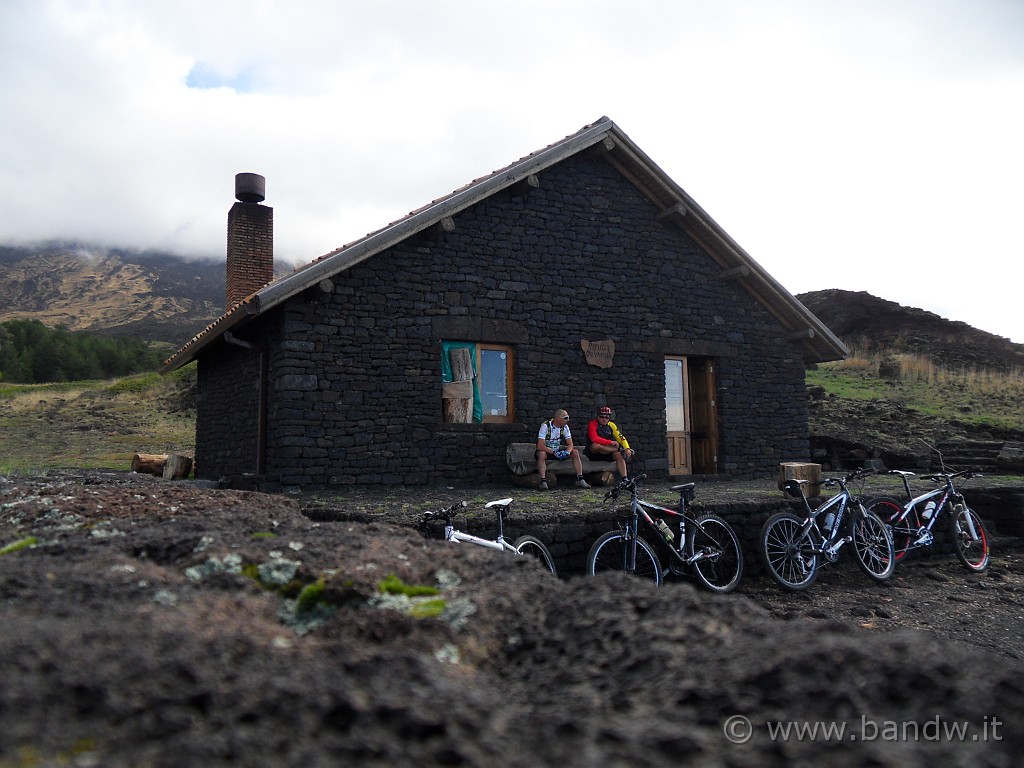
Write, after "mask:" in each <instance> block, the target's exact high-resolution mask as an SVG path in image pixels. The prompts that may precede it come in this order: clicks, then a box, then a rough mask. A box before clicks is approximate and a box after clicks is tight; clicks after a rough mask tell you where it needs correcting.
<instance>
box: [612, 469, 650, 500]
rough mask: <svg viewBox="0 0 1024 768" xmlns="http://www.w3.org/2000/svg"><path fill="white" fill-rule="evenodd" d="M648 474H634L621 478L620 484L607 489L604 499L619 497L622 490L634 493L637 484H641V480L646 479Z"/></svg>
mask: <svg viewBox="0 0 1024 768" xmlns="http://www.w3.org/2000/svg"><path fill="white" fill-rule="evenodd" d="M646 477H647V475H646V474H641V475H633V477H627V478H626V479H624V480H619V484H618V485H616V486H614V487H613V488H612V489H611V490H609V491H606V492H605V494H604V500H605V501H608V499H617V498H618V497H619V494H620V493H621V492H622V491H629V492H630V493H633V492H634V491H636V489H637V486H639V485H640V481H641V480H644V479H646Z"/></svg>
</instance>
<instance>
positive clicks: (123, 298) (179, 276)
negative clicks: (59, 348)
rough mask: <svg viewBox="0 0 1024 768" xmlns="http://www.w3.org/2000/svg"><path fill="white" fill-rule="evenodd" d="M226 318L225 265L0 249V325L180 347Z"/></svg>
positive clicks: (67, 248)
mask: <svg viewBox="0 0 1024 768" xmlns="http://www.w3.org/2000/svg"><path fill="white" fill-rule="evenodd" d="M223 310H224V264H223V263H222V262H216V261H186V260H184V259H182V258H181V257H179V256H175V255H172V254H167V253H158V252H148V253H136V252H131V251H126V250H115V249H111V250H103V251H97V250H89V249H87V248H85V247H83V246H78V245H73V244H64V245H51V246H46V247H40V248H10V247H7V248H3V247H0V322H3V321H5V320H13V319H18V318H33V319H37V320H40V321H41V322H42V323H44V324H45V325H47V326H50V327H55V326H57V325H64V326H65V327H67V328H68V329H69V330H72V331H90V332H93V333H100V334H110V335H117V336H128V335H132V336H138V337H141V338H144V339H148V340H151V341H163V342H167V343H169V344H172V345H179V344H182V343H184V342H185V341H187V340H188V339H189V338H191V337H192V336H193V335H195V333H196V332H198V331H199V330H200V329H202V328H204V327H206V326H207V325H208V324H209V323H210V322H212V321H213V320H214V319H216V318H217V317H218V316H219V315H220V314H221V313H222V312H223Z"/></svg>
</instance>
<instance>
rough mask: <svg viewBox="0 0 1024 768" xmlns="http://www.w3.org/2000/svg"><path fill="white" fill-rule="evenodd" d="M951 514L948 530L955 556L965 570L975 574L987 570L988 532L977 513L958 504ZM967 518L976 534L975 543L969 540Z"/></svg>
mask: <svg viewBox="0 0 1024 768" xmlns="http://www.w3.org/2000/svg"><path fill="white" fill-rule="evenodd" d="M951 512H952V514H951V516H952V518H953V520H952V523H951V526H950V529H951V533H952V535H953V546H954V549H955V550H956V556H957V557H958V558H959V559H960V562H961V563H962V564H963V566H964V568H966V569H967V570H969V571H973V572H975V573H980V572H981V571H984V570H985V569H986V568H988V564H989V558H990V553H989V538H988V530H986V528H985V524H984V523H983V522H982V521H981V518H980V517H978V513H977V512H975V511H974V510H973V509H971V508H970V507H968V506H967V505H959V504H958V505H957V506H956V507H954V508H953V509H952V511H951ZM968 517H970V520H971V523H972V524H973V525H974V530H975V532H976V533H977V534H978V538H977V540H976V541H975V540H973V539H972V538H971V531H970V528H969V527H968V525H967V520H968Z"/></svg>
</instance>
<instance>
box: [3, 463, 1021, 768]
mask: <svg viewBox="0 0 1024 768" xmlns="http://www.w3.org/2000/svg"><path fill="white" fill-rule="evenodd" d="M0 553H2V554H0V598H2V602H0V627H2V630H0V680H2V681H3V684H2V686H0V722H2V723H3V727H2V728H0V766H3V767H4V768H6V767H7V766H30V765H31V766H43V765H46V766H49V765H81V766H100V765H101V766H133V767H135V766H175V768H177V767H178V766H183V765H189V766H192V765H195V766H198V765H202V766H219V765H233V766H268V765H288V766H295V765H301V766H338V765H382V766H384V765H386V766H396V765H417V766H422V765H467V766H524V767H525V766H530V767H531V768H533V767H534V766H543V765H552V766H555V765H558V766H581V767H582V766H588V767H589V766H596V765H630V766H635V765H649V766H680V765H687V764H698V765H723V766H726V765H728V766H748V765H755V764H756V765H758V766H783V765H785V766H791V765H802V764H806V765H812V764H813V765H816V766H820V765H858V766H861V765H874V766H886V765H893V766H895V765H899V766H915V765H920V766H929V768H932V767H933V766H936V765H942V766H946V765H963V766H966V765H970V766H1011V765H1015V764H1016V763H1017V762H1018V755H1019V754H1020V753H1021V750H1022V747H1024V677H1022V672H1024V667H1022V665H1021V663H1020V662H1019V661H1016V660H1014V659H1013V658H1011V656H1012V654H1007V653H1004V652H1000V650H999V649H989V648H983V647H978V646H981V645H983V644H982V643H978V645H977V646H974V645H971V644H970V643H968V642H964V641H962V640H961V641H958V642H953V641H950V640H947V639H944V638H943V637H942V636H941V633H935V632H922V631H914V630H903V629H892V630H886V631H877V630H874V629H872V628H871V626H870V622H868V621H865V620H863V619H856V620H854V621H850V620H849V618H850V617H849V615H847V614H843V615H838V614H837V615H836V616H835V617H834V618H829V617H828V616H827V615H826V616H825V617H823V618H807V617H806V614H807V613H808V612H807V611H803V610H793V611H790V612H787V611H785V610H783V609H780V608H779V607H778V606H774V607H773V610H771V611H769V610H767V609H765V608H764V607H762V605H761V604H759V603H758V602H755V601H754V600H752V599H751V597H750V596H748V595H747V594H744V591H745V587H741V590H740V591H739V592H737V593H734V594H732V595H726V596H716V595H710V594H707V593H703V592H698V591H697V590H695V589H694V588H692V587H691V586H690V585H689V584H686V583H677V584H670V585H668V586H666V587H665V588H662V589H659V590H655V589H653V588H651V587H650V586H649V585H648V584H645V583H641V582H639V581H638V580H635V579H631V578H627V577H624V576H621V577H616V576H607V577H601V578H596V579H592V578H583V577H579V578H571V579H566V580H559V579H555V578H552V577H551V576H550V575H549V574H546V573H544V572H542V571H541V570H540V568H539V567H537V566H536V565H535V564H534V563H532V562H523V561H518V560H515V559H512V558H506V557H500V556H496V555H494V554H492V553H490V552H487V551H484V550H480V549H477V548H471V547H466V546H461V547H460V546H454V545H447V544H445V543H443V542H437V541H428V540H426V539H424V538H423V537H422V536H421V535H419V534H418V533H417V532H415V531H413V530H410V529H408V528H400V527H396V526H391V525H388V524H384V523H371V524H361V523H353V522H339V523H317V522H313V521H312V520H310V519H309V518H307V517H305V516H304V515H303V514H302V513H301V510H300V508H299V506H298V504H297V503H296V502H295V501H293V500H290V499H287V498H284V497H280V496H269V495H263V494H258V493H246V492H239V491H221V490H210V489H202V488H198V487H195V486H193V485H189V484H171V483H166V482H164V481H161V480H156V479H154V478H147V477H141V476H128V475H125V476H120V477H118V476H104V477H95V478H90V477H88V476H83V477H60V476H57V477H51V478H38V479H24V478H19V479H6V480H5V479H0ZM1012 562H1013V565H1003V566H1001V567H1002V568H1003V569H1004V571H1007V572H1006V573H1004V575H1003V577H1001V578H1000V579H999V580H1001V581H1004V582H1007V583H1010V582H1013V583H1016V582H1015V581H1014V580H1015V579H1018V578H1020V577H1021V576H1022V575H1024V574H1021V573H1018V572H1017V571H1018V570H1019V562H1020V561H1019V559H1017V560H1013V561H1012ZM907 573H908V575H907V576H906V577H905V578H907V579H912V578H913V573H914V572H913V571H908V572H907ZM848 578H850V579H859V578H861V577H860V576H859V574H858V572H855V571H850V572H849V574H848ZM929 583H930V584H931V585H932V586H933V588H934V589H936V590H946V591H947V592H949V593H955V592H957V591H962V590H963V589H964V588H965V587H964V586H963V585H962V584H961V583H960V582H959V581H958V578H957V576H955V575H950V576H948V577H945V578H944V580H935V579H930V578H926V577H922V580H921V584H920V585H919V586H920V587H921V588H922V589H923V588H924V587H925V586H927V585H928V584H929ZM964 583H966V582H964ZM935 585H938V586H935ZM828 588H829V584H828V583H823V584H819V585H817V586H816V589H818V590H820V592H819V594H822V595H823V594H825V591H826V590H827V589H828ZM760 589H761V587H760V586H758V585H753V586H751V588H750V589H749V590H748V591H749V592H750V593H751V594H756V593H758V592H759V590H760ZM983 591H984V590H983ZM987 592H988V593H991V598H992V599H991V601H990V602H989V603H987V604H986V603H984V602H982V603H979V605H980V606H981V609H979V610H978V611H977V615H975V616H974V617H973V620H974V621H975V622H976V623H977V628H978V629H977V631H978V634H979V635H982V634H984V632H985V626H986V622H987V621H989V620H990V615H995V613H997V612H998V611H1004V612H1005V613H1006V616H1004V617H1003V619H1002V620H1010V621H1013V620H1014V616H1015V615H1016V616H1017V617H1018V619H1017V620H1020V618H1019V617H1020V613H1021V608H1020V595H1018V594H1016V592H1014V591H1013V590H1012V589H1011V590H1009V591H1003V592H997V591H996V590H988V591H987ZM944 594H946V592H941V591H940V592H937V593H936V595H937V597H936V600H935V608H934V612H935V614H936V616H939V615H941V614H942V613H943V611H944V608H943V606H944V605H945V604H947V603H944V602H943V600H944V598H943V595H944ZM800 599H801V600H803V599H807V600H813V599H815V598H814V593H811V594H810V595H809V596H808V597H806V598H800ZM794 600H797V599H796V598H794ZM922 602H925V603H926V602H927V601H926V600H924V601H922ZM801 605H802V603H800V602H798V601H797V602H794V606H801ZM1014 612H1016V614H1014ZM1007 617H1008V618H1007ZM970 620H971V619H970V617H958V618H957V621H958V622H959V621H970ZM787 729H788V730H787ZM812 729H817V730H815V731H814V732H813V733H812Z"/></svg>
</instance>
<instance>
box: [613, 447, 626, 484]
mask: <svg viewBox="0 0 1024 768" xmlns="http://www.w3.org/2000/svg"><path fill="white" fill-rule="evenodd" d="M615 468H616V469H617V470H619V477H621V478H623V479H625V477H626V457H625V456H623V455H622V451H616V452H615Z"/></svg>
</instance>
